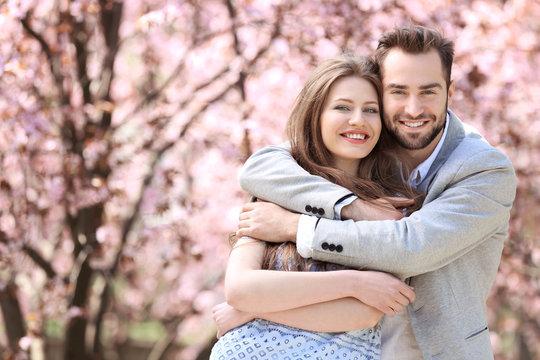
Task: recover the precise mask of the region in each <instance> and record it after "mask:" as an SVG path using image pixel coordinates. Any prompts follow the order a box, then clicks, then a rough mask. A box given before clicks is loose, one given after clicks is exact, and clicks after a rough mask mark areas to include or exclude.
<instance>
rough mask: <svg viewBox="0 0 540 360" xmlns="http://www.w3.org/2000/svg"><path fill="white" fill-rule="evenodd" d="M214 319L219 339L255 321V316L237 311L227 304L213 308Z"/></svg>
mask: <svg viewBox="0 0 540 360" xmlns="http://www.w3.org/2000/svg"><path fill="white" fill-rule="evenodd" d="M212 318H213V319H214V321H215V322H216V325H217V335H216V337H217V338H218V339H219V338H220V337H222V336H223V335H225V334H226V333H228V332H229V331H230V330H232V329H234V328H237V327H239V326H241V325H244V324H245V323H247V322H249V321H251V320H253V319H254V318H253V316H252V315H251V314H249V313H246V312H243V311H240V310H236V309H235V308H233V307H232V306H230V305H229V304H227V303H226V302H224V303H221V304H218V305H216V306H214V307H213V308H212Z"/></svg>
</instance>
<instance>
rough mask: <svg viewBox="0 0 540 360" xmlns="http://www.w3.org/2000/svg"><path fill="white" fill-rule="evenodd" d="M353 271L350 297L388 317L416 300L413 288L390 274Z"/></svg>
mask: <svg viewBox="0 0 540 360" xmlns="http://www.w3.org/2000/svg"><path fill="white" fill-rule="evenodd" d="M353 271H354V272H355V273H354V274H353V275H354V278H355V280H353V286H352V289H353V293H352V295H351V296H353V297H355V298H357V299H358V300H360V301H362V302H363V303H364V304H366V305H369V306H372V307H374V308H375V309H377V310H379V311H382V312H383V313H385V314H386V315H388V316H390V317H394V316H395V314H396V312H401V311H403V310H404V308H405V307H406V306H407V305H409V303H411V302H413V301H414V300H415V298H416V297H415V294H414V289H413V287H411V286H409V285H407V284H405V282H404V281H402V280H399V279H398V278H396V277H394V276H392V275H390V274H387V273H384V272H380V271H367V270H366V271H357V270H353Z"/></svg>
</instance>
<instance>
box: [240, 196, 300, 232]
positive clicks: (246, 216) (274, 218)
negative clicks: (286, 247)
mask: <svg viewBox="0 0 540 360" xmlns="http://www.w3.org/2000/svg"><path fill="white" fill-rule="evenodd" d="M238 219H239V222H238V231H237V232H236V236H237V237H239V238H240V237H242V236H250V237H252V238H256V239H259V240H265V241H270V242H284V241H292V242H296V232H297V230H298V221H299V219H300V214H297V213H293V212H291V211H288V210H285V209H284V208H282V207H280V206H278V205H276V204H272V203H269V202H261V201H258V202H250V203H247V204H245V205H244V206H243V207H242V212H241V213H240V216H239V218H238Z"/></svg>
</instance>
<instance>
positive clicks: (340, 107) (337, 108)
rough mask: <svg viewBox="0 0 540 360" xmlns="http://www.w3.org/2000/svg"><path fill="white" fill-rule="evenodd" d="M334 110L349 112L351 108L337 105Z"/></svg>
mask: <svg viewBox="0 0 540 360" xmlns="http://www.w3.org/2000/svg"><path fill="white" fill-rule="evenodd" d="M334 109H336V110H349V107H348V106H345V105H337V106H336V107H335V108H334Z"/></svg>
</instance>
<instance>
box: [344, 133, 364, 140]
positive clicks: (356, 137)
mask: <svg viewBox="0 0 540 360" xmlns="http://www.w3.org/2000/svg"><path fill="white" fill-rule="evenodd" d="M366 136H367V135H366V134H345V137H348V138H349V139H356V140H364V139H365V138H366Z"/></svg>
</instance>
